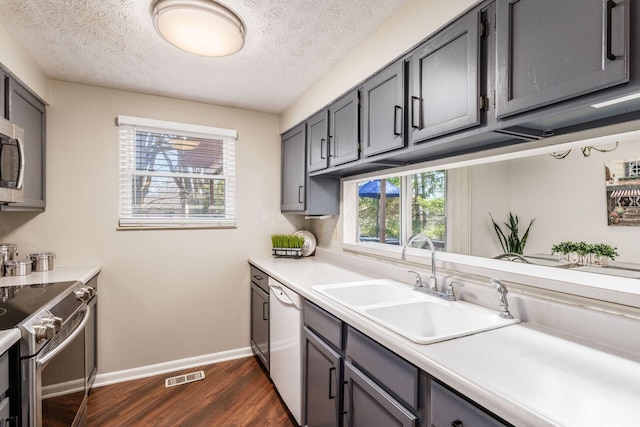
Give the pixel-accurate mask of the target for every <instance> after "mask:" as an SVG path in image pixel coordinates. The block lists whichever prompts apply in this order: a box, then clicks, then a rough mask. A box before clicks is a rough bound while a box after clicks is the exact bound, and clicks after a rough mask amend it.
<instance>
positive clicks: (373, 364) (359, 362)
mask: <svg viewBox="0 0 640 427" xmlns="http://www.w3.org/2000/svg"><path fill="white" fill-rule="evenodd" d="M346 354H347V359H348V360H350V361H351V362H352V363H353V364H354V365H355V366H357V367H358V368H359V369H361V370H363V371H364V372H365V373H366V374H367V375H369V376H370V377H372V378H374V379H375V380H377V382H378V383H379V384H380V385H381V386H383V387H384V388H386V389H387V390H389V391H390V392H391V393H393V394H394V395H395V396H397V397H398V398H400V399H401V400H403V401H404V403H405V404H407V405H408V406H409V407H411V408H412V409H414V410H416V411H417V410H418V406H419V405H418V387H419V370H418V368H417V367H415V366H413V365H412V364H411V363H409V362H407V361H406V360H404V359H402V358H401V357H400V356H398V355H396V354H395V353H393V352H391V351H389V350H388V349H386V348H385V347H383V346H381V345H380V344H378V343H377V342H375V341H373V340H372V339H371V338H368V337H366V336H365V335H363V334H361V333H360V332H358V331H357V330H355V329H353V328H351V327H349V330H348V333H347V350H346Z"/></svg>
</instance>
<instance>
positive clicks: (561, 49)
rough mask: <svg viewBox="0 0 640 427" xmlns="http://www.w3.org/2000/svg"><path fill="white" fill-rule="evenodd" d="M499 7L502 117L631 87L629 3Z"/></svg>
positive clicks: (571, 1)
mask: <svg viewBox="0 0 640 427" xmlns="http://www.w3.org/2000/svg"><path fill="white" fill-rule="evenodd" d="M496 5H497V6H496V13H497V17H496V19H497V27H496V32H497V49H498V51H497V58H498V61H497V67H498V70H497V91H498V93H497V114H498V117H505V116H509V115H512V114H515V113H520V112H523V111H528V110H532V109H534V108H537V107H541V106H544V105H548V104H551V103H554V102H558V101H563V100H566V99H570V98H574V97H577V96H580V95H584V94H587V93H591V92H594V91H597V90H600V89H604V88H607V87H611V86H614V85H617V84H621V83H625V82H627V81H629V38H630V31H629V15H630V14H629V10H630V3H629V2H624V1H622V0H562V1H558V0H497V2H496ZM565 29H566V30H565Z"/></svg>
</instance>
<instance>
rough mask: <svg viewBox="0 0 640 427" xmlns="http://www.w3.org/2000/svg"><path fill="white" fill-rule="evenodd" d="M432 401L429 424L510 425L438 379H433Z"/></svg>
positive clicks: (455, 426) (458, 426)
mask: <svg viewBox="0 0 640 427" xmlns="http://www.w3.org/2000/svg"><path fill="white" fill-rule="evenodd" d="M430 402H431V404H430V406H431V409H430V411H429V414H430V420H429V426H431V427H451V426H453V427H464V426H474V427H505V426H508V425H509V424H505V423H502V422H501V421H499V420H498V419H496V418H494V417H492V416H491V415H489V414H488V413H486V412H485V411H483V410H482V409H480V408H478V407H477V406H475V405H473V404H472V403H470V402H468V401H467V400H466V399H464V398H462V397H460V396H458V395H457V394H456V393H454V392H452V391H451V390H449V389H447V388H445V387H444V386H443V385H441V384H439V383H437V382H436V381H431V398H430Z"/></svg>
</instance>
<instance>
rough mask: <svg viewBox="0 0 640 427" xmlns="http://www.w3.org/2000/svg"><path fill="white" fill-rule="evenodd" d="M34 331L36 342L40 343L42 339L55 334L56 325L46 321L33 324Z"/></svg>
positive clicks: (49, 337)
mask: <svg viewBox="0 0 640 427" xmlns="http://www.w3.org/2000/svg"><path fill="white" fill-rule="evenodd" d="M34 329H35V332H36V342H37V343H38V344H40V343H41V342H42V341H45V340H48V339H51V338H53V336H54V335H55V334H56V327H55V326H53V325H50V324H47V323H42V324H40V325H34Z"/></svg>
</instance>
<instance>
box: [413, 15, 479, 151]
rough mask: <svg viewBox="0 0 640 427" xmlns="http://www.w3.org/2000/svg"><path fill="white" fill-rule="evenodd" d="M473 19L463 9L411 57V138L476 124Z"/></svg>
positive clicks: (475, 29) (476, 68) (476, 55)
mask: <svg viewBox="0 0 640 427" xmlns="http://www.w3.org/2000/svg"><path fill="white" fill-rule="evenodd" d="M479 19H480V18H479V14H478V12H476V11H474V12H470V13H468V14H467V15H465V16H463V17H461V18H460V19H458V20H456V21H455V22H454V23H453V24H451V25H449V26H448V27H447V28H446V29H444V30H443V31H441V32H440V33H438V34H437V35H435V36H434V37H432V38H431V39H429V40H428V41H427V42H426V43H425V44H424V45H422V46H421V47H419V48H418V49H417V50H416V51H415V52H414V54H413V55H412V58H411V87H412V94H411V100H410V101H411V103H410V105H409V108H410V117H411V118H410V132H411V140H412V141H413V142H416V141H420V140H424V139H428V138H432V137H435V136H438V135H442V134H446V133H449V132H453V131H457V130H461V129H465V128H468V127H471V126H476V125H479V124H480V111H479V100H480V89H479V88H480V84H479V80H480V73H479V71H480V67H479V61H480V37H479Z"/></svg>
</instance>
